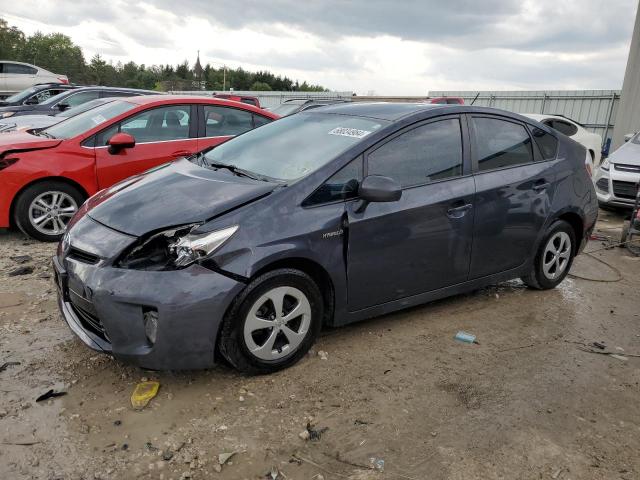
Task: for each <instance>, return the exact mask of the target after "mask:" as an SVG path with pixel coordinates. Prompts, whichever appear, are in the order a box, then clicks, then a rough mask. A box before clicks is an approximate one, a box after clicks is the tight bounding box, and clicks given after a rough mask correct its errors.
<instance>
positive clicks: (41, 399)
mask: <svg viewBox="0 0 640 480" xmlns="http://www.w3.org/2000/svg"><path fill="white" fill-rule="evenodd" d="M66 394H67V392H56V391H55V390H53V389H52V390H49V391H48V392H46V393H43V394H42V395H40V396H39V397H38V398H36V402H44V401H45V400H49V399H50V398H56V397H62V396H64V395H66Z"/></svg>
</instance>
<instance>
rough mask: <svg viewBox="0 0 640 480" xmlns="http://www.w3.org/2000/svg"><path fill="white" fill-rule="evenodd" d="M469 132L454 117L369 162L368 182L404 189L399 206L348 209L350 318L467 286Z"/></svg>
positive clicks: (412, 132)
mask: <svg viewBox="0 0 640 480" xmlns="http://www.w3.org/2000/svg"><path fill="white" fill-rule="evenodd" d="M466 136H467V135H466V127H465V126H464V124H463V123H462V122H461V119H460V118H459V117H458V116H448V117H444V118H439V119H437V120H434V121H429V122H427V123H422V124H419V125H417V126H412V127H408V128H407V129H405V130H403V131H402V132H400V133H399V134H397V135H395V136H393V137H392V138H391V139H389V140H388V141H386V142H385V143H384V144H382V145H378V146H376V147H374V149H373V150H372V151H370V152H369V153H368V154H367V155H366V162H365V165H366V172H365V173H366V174H367V175H383V176H387V177H391V178H393V179H395V180H396V181H398V182H399V183H400V184H401V185H402V187H403V190H402V197H401V198H400V200H399V201H397V202H389V203H370V204H369V205H367V207H366V209H365V210H364V211H363V212H359V211H358V206H359V202H350V203H349V204H348V205H347V215H348V235H347V237H348V255H347V276H348V296H349V298H348V304H349V310H350V311H356V310H361V309H363V308H367V307H370V306H373V305H377V304H381V303H385V302H388V301H393V300H398V299H401V298H404V297H408V296H411V295H415V294H419V293H423V292H427V291H431V290H435V289H438V288H442V287H446V286H449V285H453V284H456V283H460V282H464V281H465V280H466V279H467V275H468V272H469V258H470V254H471V243H472V233H473V232H472V230H473V215H474V211H473V208H472V207H473V205H472V202H473V195H474V182H473V177H472V176H471V175H470V170H471V169H470V162H469V155H468V148H467V142H466V141H463V138H465V137H466Z"/></svg>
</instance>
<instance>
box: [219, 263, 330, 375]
mask: <svg viewBox="0 0 640 480" xmlns="http://www.w3.org/2000/svg"><path fill="white" fill-rule="evenodd" d="M323 312H324V306H323V301H322V294H321V292H320V289H319V288H318V285H317V284H316V283H315V282H314V281H313V279H312V278H311V277H310V276H309V275H307V274H306V273H304V272H302V271H300V270H295V269H278V270H273V271H271V272H267V273H265V274H264V275H260V276H259V277H258V278H256V279H255V280H253V281H252V282H251V283H249V285H247V287H246V288H245V290H244V291H243V292H242V293H241V294H240V296H239V297H238V298H237V299H236V300H235V301H234V304H233V305H232V307H231V309H230V310H229V312H228V314H227V315H226V316H225V319H224V324H223V326H222V330H221V332H220V343H219V346H220V353H221V354H222V356H223V357H224V358H225V359H226V360H227V361H228V362H229V363H231V364H232V365H233V366H234V367H236V368H237V369H238V370H240V371H242V372H244V373H249V374H264V373H271V372H275V371H277V370H281V369H283V368H286V367H289V366H291V365H293V364H294V363H296V362H297V361H298V360H300V358H302V356H304V354H305V353H306V352H307V351H308V350H309V348H310V347H311V345H312V344H313V342H314V341H315V338H316V336H317V335H318V333H319V331H320V327H321V324H322V316H323Z"/></svg>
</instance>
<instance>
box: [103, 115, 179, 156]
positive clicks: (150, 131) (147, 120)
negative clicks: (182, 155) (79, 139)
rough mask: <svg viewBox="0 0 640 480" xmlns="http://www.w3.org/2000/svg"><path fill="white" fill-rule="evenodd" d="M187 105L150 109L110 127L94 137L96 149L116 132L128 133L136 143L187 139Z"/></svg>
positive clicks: (105, 143)
mask: <svg viewBox="0 0 640 480" xmlns="http://www.w3.org/2000/svg"><path fill="white" fill-rule="evenodd" d="M190 114H191V108H190V107H189V105H171V106H168V107H160V108H152V109H150V110H146V111H144V112H141V113H138V114H136V115H133V116H131V117H129V118H127V119H125V120H122V121H121V122H119V123H117V124H115V125H111V126H110V127H109V128H107V129H106V130H103V131H102V132H100V133H99V134H98V135H97V137H96V143H95V145H96V146H97V147H100V146H105V145H107V142H108V141H109V139H110V138H111V137H112V136H113V135H115V134H116V133H118V132H122V133H128V134H129V135H131V136H133V138H135V139H136V143H151V142H163V141H168V140H183V139H187V138H189V122H190V117H191V115H190Z"/></svg>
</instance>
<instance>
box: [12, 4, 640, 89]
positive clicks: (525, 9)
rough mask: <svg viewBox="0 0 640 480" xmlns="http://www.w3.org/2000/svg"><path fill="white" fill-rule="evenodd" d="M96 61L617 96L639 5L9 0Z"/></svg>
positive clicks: (371, 84)
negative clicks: (186, 62)
mask: <svg viewBox="0 0 640 480" xmlns="http://www.w3.org/2000/svg"><path fill="white" fill-rule="evenodd" d="M0 4H1V5H2V8H1V9H0V16H2V17H4V18H5V19H6V20H7V21H8V22H9V23H10V24H11V25H15V26H17V27H19V28H21V29H22V30H23V31H25V32H26V33H27V34H31V33H33V32H35V31H37V30H40V31H42V32H45V33H49V32H63V33H66V34H67V35H69V36H70V37H71V38H72V39H73V41H74V42H75V43H77V44H78V45H80V46H81V47H82V48H83V50H84V53H85V56H86V57H87V59H89V58H91V56H93V55H94V54H95V53H99V54H100V55H102V56H103V57H104V58H105V59H107V60H112V61H113V62H114V63H115V62H117V61H122V62H123V63H124V62H127V61H129V60H133V61H135V62H136V63H144V64H147V65H151V64H160V63H179V62H182V61H183V60H185V59H187V60H189V62H190V63H193V62H194V61H195V57H196V52H197V50H200V58H201V61H202V63H203V65H204V64H206V63H207V62H209V63H211V64H213V65H221V64H226V65H228V66H230V67H233V68H235V67H238V66H242V67H243V68H245V69H249V70H258V69H268V70H270V71H272V72H274V73H277V74H284V75H287V76H289V77H291V78H294V79H298V80H300V81H302V80H307V81H308V82H310V83H317V84H321V85H324V86H326V87H328V88H330V89H332V90H347V91H355V92H357V93H358V94H367V93H369V92H375V93H376V94H378V95H424V94H426V93H427V92H428V91H429V90H505V89H514V90H519V89H535V90H539V89H557V90H562V89H618V88H621V87H622V79H623V77H624V69H625V65H626V60H627V55H628V52H629V43H630V40H631V34H632V31H633V23H634V18H635V13H636V9H637V6H638V2H637V0H533V1H529V0H524V1H523V0H482V1H478V0H448V1H442V0H422V1H411V0H401V1H398V0H395V1H391V0H386V1H382V0H366V1H365V0H351V1H348V0H343V1H337V0H324V1H322V0H291V1H290V0H269V1H264V0H249V1H245V0H233V1H231V0H179V1H176V0H153V1H149V2H146V3H143V2H136V3H135V4H134V3H133V2H127V1H121V0H91V1H83V0H55V1H51V0H42V1H38V0H16V1H10V0H0Z"/></svg>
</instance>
